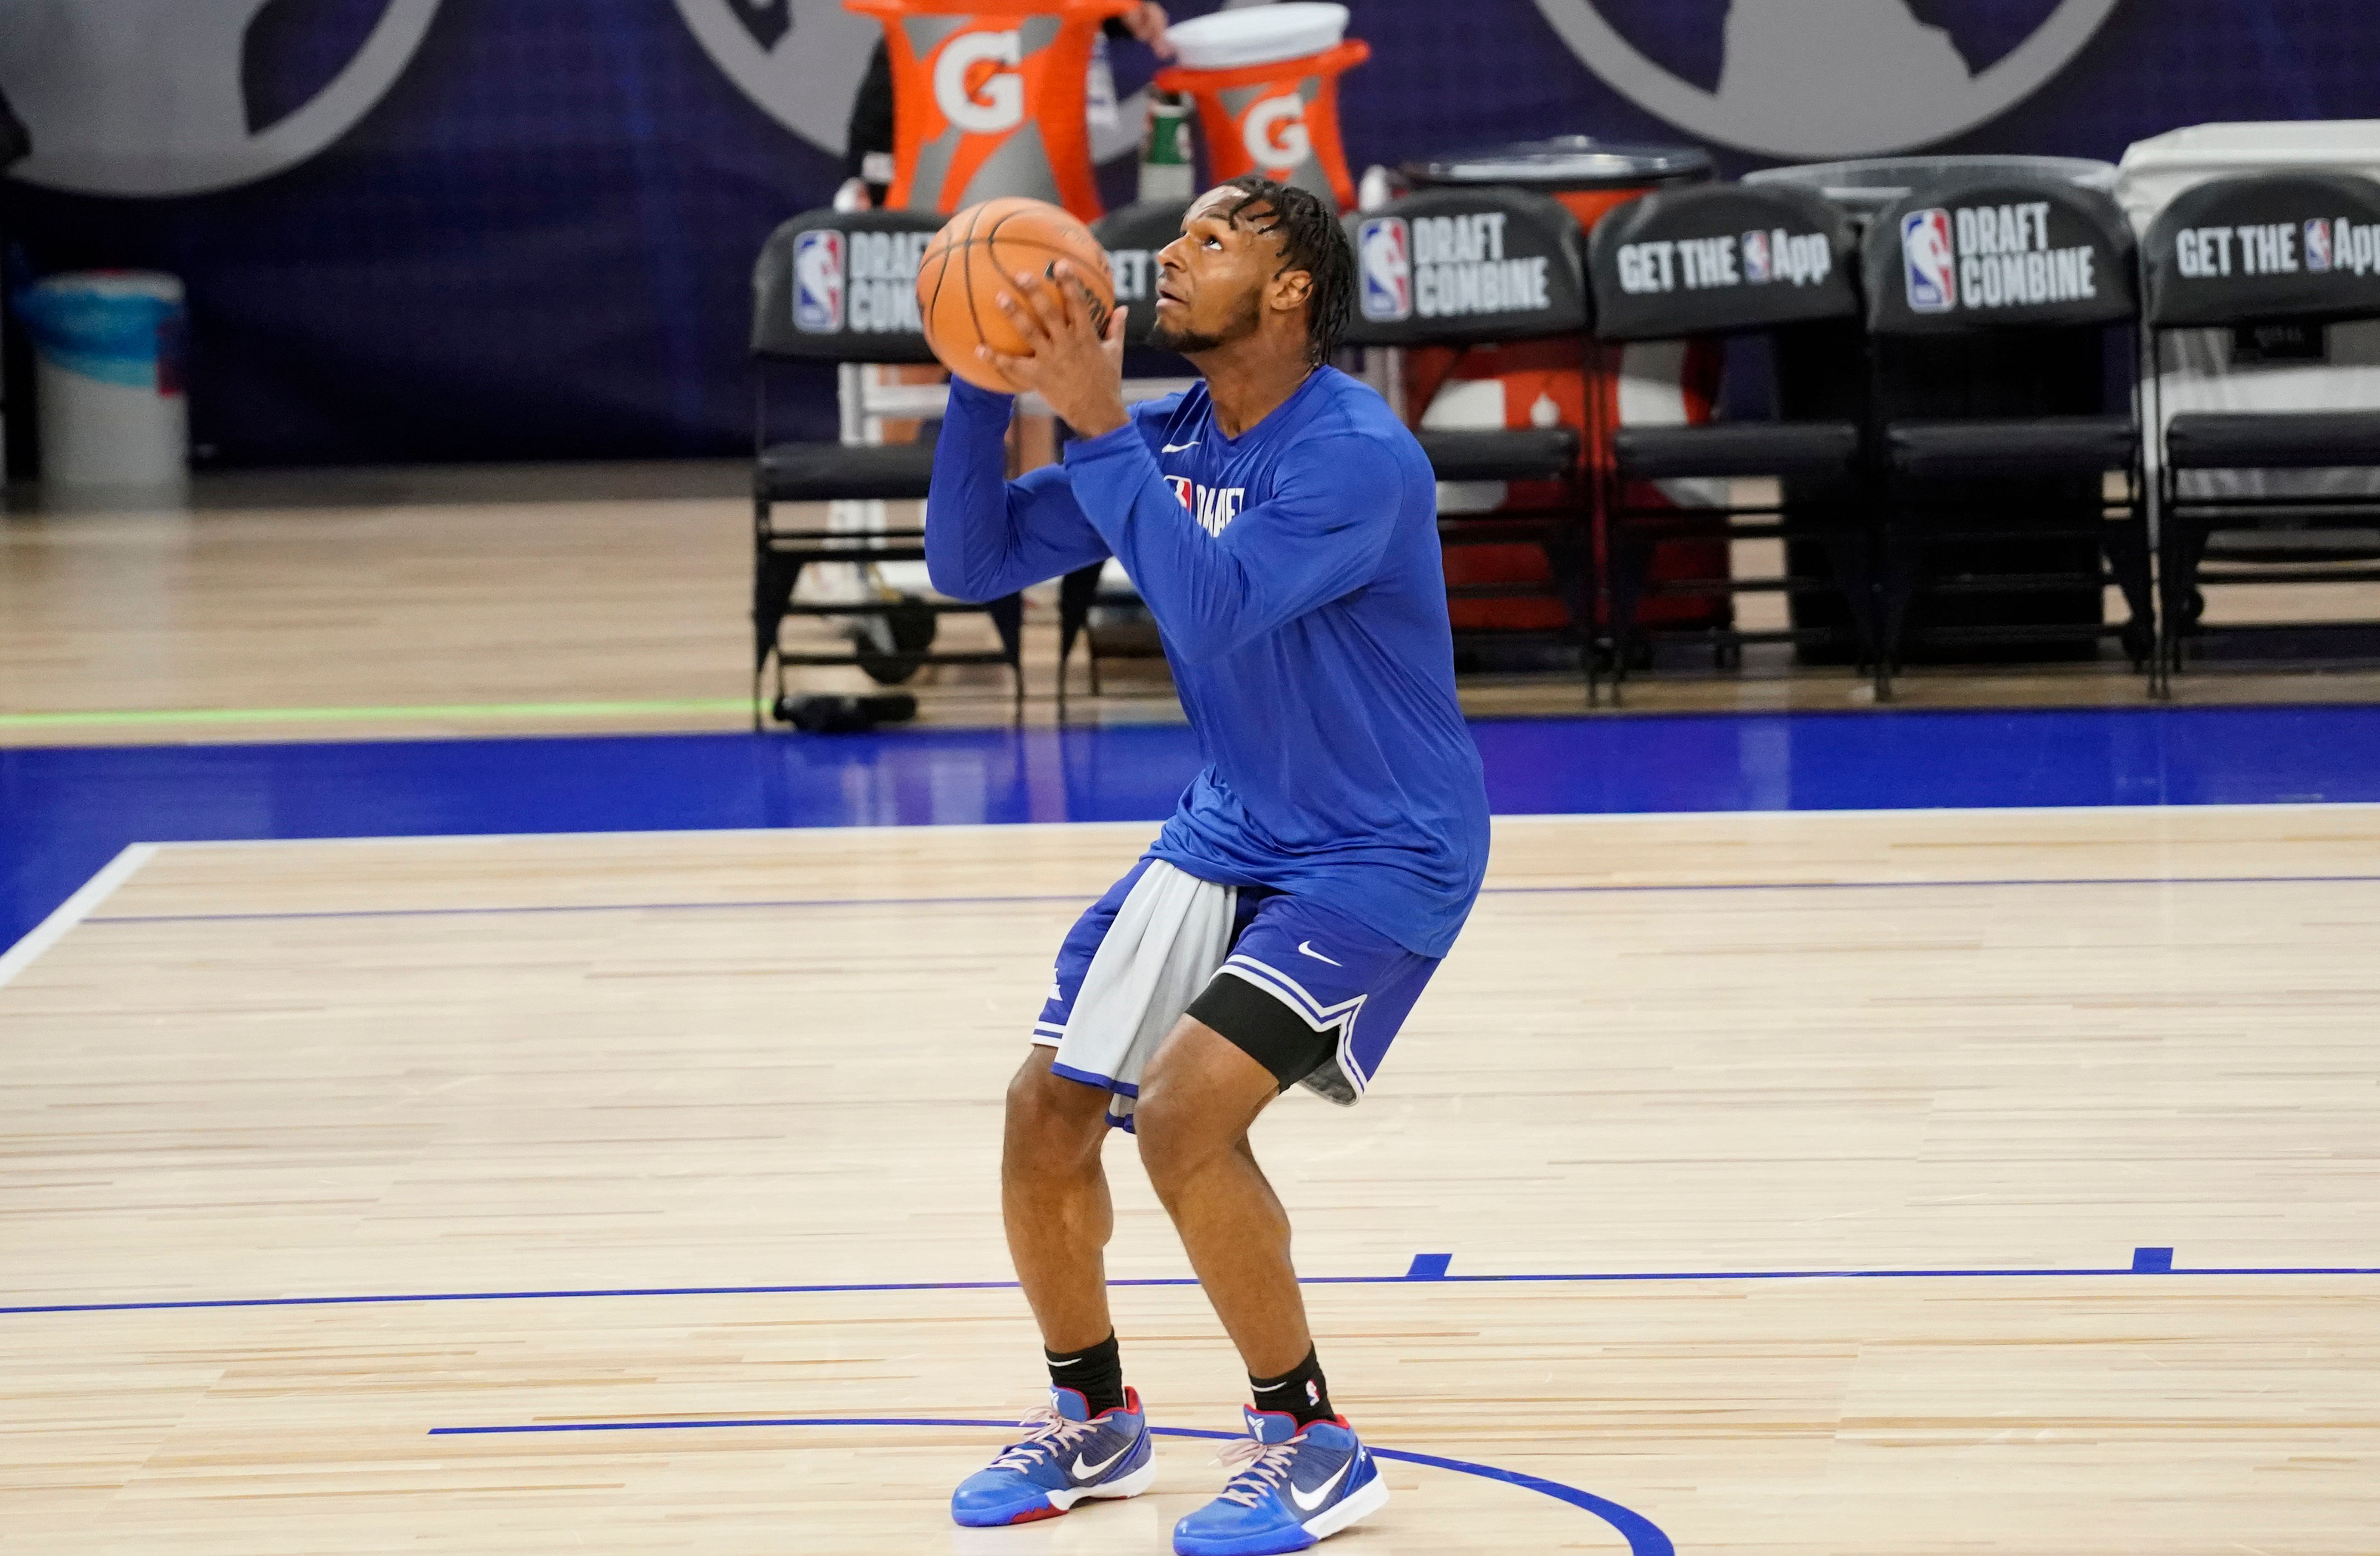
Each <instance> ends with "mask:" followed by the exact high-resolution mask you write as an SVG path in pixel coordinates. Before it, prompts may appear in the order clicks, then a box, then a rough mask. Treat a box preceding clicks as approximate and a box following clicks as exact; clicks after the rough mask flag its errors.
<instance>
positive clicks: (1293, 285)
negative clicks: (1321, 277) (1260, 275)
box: [1272, 271, 1314, 313]
mask: <svg viewBox="0 0 2380 1556" xmlns="http://www.w3.org/2000/svg"><path fill="white" fill-rule="evenodd" d="M1313 295H1314V272H1313V271H1281V273H1280V274H1279V275H1276V276H1274V277H1273V278H1272V306H1273V307H1274V308H1278V309H1280V310H1281V312H1283V313H1286V312H1288V311H1289V310H1290V309H1291V308H1304V307H1305V299H1306V298H1308V297H1310V296H1313Z"/></svg>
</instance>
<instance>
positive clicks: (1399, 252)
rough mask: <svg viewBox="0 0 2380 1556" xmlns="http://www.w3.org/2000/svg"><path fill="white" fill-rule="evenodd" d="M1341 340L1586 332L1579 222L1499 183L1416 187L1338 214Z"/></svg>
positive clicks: (1431, 341) (1462, 339)
mask: <svg viewBox="0 0 2380 1556" xmlns="http://www.w3.org/2000/svg"><path fill="white" fill-rule="evenodd" d="M1347 236H1348V239H1349V241H1351V242H1352V243H1354V246H1355V309H1354V320H1352V321H1351V323H1350V325H1349V327H1348V331H1347V344H1349V345H1450V344H1469V343H1472V342H1475V341H1512V340H1526V339H1530V338H1533V337H1536V336H1540V335H1564V334H1574V333H1576V332H1579V331H1582V330H1584V329H1585V328H1586V322H1587V304H1586V285H1585V274H1584V271H1583V267H1582V266H1581V264H1580V259H1579V248H1580V244H1579V232H1578V221H1577V219H1576V218H1575V217H1573V216H1572V215H1571V213H1570V212H1569V211H1565V210H1563V209H1562V207H1561V206H1560V203H1558V202H1557V201H1555V200H1553V199H1548V197H1546V196H1544V195H1537V194H1531V193H1529V192H1528V191H1527V190H1525V189H1514V188H1507V187H1503V186H1500V185H1493V186H1487V187H1479V188H1463V189H1425V190H1422V191H1420V192H1418V193H1415V194H1410V195H1407V196H1405V197H1404V198H1403V199H1397V200H1391V201H1390V202H1389V204H1387V205H1386V206H1383V207H1382V208H1381V209H1379V210H1378V211H1364V212H1359V213H1357V214H1356V215H1353V216H1350V217H1348V218H1347Z"/></svg>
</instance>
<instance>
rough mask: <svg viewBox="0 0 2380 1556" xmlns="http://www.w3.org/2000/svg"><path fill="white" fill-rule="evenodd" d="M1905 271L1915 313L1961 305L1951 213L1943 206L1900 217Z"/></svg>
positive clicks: (1943, 310)
mask: <svg viewBox="0 0 2380 1556" xmlns="http://www.w3.org/2000/svg"><path fill="white" fill-rule="evenodd" d="M1900 258H1901V275H1902V277H1903V279H1904V280H1906V281H1907V283H1908V285H1909V308H1910V311H1911V312H1913V313H1948V312H1949V311H1950V309H1952V308H1955V307H1957V306H1958V302H1959V283H1958V279H1957V276H1956V273H1955V270H1954V261H1955V257H1954V256H1953V254H1952V252H1951V249H1950V213H1949V211H1945V210H1943V209H1942V208H1941V207H1940V206H1938V205H1937V206H1935V207H1933V208H1932V209H1930V210H1926V211H1911V212H1909V213H1908V214H1907V215H1906V216H1903V217H1902V218H1901V219H1900Z"/></svg>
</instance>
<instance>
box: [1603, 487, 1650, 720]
mask: <svg viewBox="0 0 2380 1556" xmlns="http://www.w3.org/2000/svg"><path fill="white" fill-rule="evenodd" d="M1605 535H1606V541H1605V544H1606V546H1607V548H1608V550H1609V562H1610V568H1609V571H1610V588H1609V602H1610V611H1611V616H1610V626H1611V706H1614V707H1618V706H1620V699H1621V687H1623V686H1625V685H1626V684H1627V682H1628V657H1629V654H1630V652H1631V651H1632V650H1633V648H1634V646H1635V642H1636V613H1637V611H1638V610H1639V609H1641V608H1642V607H1643V605H1644V603H1645V586H1646V584H1647V583H1648V581H1649V580H1650V578H1651V575H1652V572H1653V552H1654V549H1655V547H1656V546H1657V544H1658V542H1657V541H1655V540H1652V539H1649V538H1647V537H1645V535H1644V534H1643V533H1642V532H1641V531H1640V530H1639V529H1638V528H1637V527H1636V526H1634V525H1631V524H1629V523H1628V522H1627V521H1626V520H1625V519H1624V518H1619V517H1617V516H1615V518H1614V522H1613V523H1612V525H1611V526H1610V527H1609V529H1608V530H1607V531H1606V532H1605Z"/></svg>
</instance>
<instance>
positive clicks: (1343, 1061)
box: [1033, 859, 1438, 1124]
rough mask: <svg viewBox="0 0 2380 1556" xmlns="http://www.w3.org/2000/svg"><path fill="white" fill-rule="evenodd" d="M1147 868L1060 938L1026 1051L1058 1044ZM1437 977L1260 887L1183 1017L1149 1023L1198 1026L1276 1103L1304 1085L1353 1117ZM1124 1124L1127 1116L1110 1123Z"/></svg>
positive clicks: (1243, 906)
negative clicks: (1244, 1060) (1254, 1066)
mask: <svg viewBox="0 0 2380 1556" xmlns="http://www.w3.org/2000/svg"><path fill="white" fill-rule="evenodd" d="M1151 863H1152V861H1150V860H1147V859H1143V860H1142V861H1140V862H1138V863H1137V864H1135V865H1134V866H1133V868H1132V870H1131V872H1130V873H1129V874H1126V875H1125V876H1124V877H1123V879H1122V880H1120V881H1118V882H1116V884H1115V885H1114V886H1112V887H1109V888H1108V891H1107V894H1106V895H1105V896H1103V897H1101V898H1100V899H1099V901H1097V902H1095V903H1093V904H1092V905H1091V907H1090V908H1089V909H1088V910H1087V911H1085V912H1084V914H1083V916H1082V917H1081V918H1080V919H1078V920H1076V921H1075V927H1074V928H1073V929H1072V930H1071V931H1069V932H1068V933H1067V935H1066V939H1065V942H1064V944H1063V945H1062V946H1061V947H1059V949H1058V964H1057V969H1056V975H1055V978H1054V979H1053V981H1052V984H1051V987H1050V997H1049V999H1048V1001H1047V1002H1046V1003H1044V1004H1043V1006H1042V1007H1041V1016H1040V1019H1038V1020H1037V1021H1036V1022H1035V1023H1034V1026H1033V1041H1034V1042H1035V1043H1041V1044H1044V1045H1046V1046H1050V1047H1057V1046H1059V1045H1060V1044H1062V1043H1063V1042H1064V1040H1065V1036H1066V1031H1067V1023H1068V1021H1069V1020H1070V1019H1072V1016H1073V1014H1074V1002H1075V995H1077V994H1078V993H1080V992H1081V989H1082V986H1083V975H1084V974H1085V973H1086V972H1087V971H1089V968H1090V965H1091V959H1092V957H1093V956H1095V955H1096V954H1097V953H1098V951H1099V943H1100V941H1101V940H1103V939H1104V938H1106V936H1107V933H1108V930H1109V927H1110V926H1111V924H1113V923H1115V919H1116V915H1117V912H1118V911H1119V910H1120V909H1121V908H1122V907H1123V901H1124V899H1125V898H1126V897H1127V896H1128V895H1130V894H1131V892H1132V888H1133V887H1134V886H1135V884H1137V883H1138V882H1139V880H1140V878H1141V876H1142V875H1143V874H1146V873H1147V870H1148V868H1149V866H1150V864H1151ZM1168 868H1172V867H1171V866H1168ZM1435 971H1438V959H1437V958H1435V957H1424V956H1416V955H1415V954H1414V953H1413V952H1411V951H1409V950H1407V949H1405V948H1404V947H1403V946H1400V945H1399V944H1397V943H1396V942H1395V941H1393V940H1391V939H1390V938H1388V937H1387V936H1386V935H1381V934H1379V933H1378V932H1377V931H1374V930H1371V929H1367V928H1366V927H1365V926H1364V925H1363V924H1361V923H1356V922H1355V921H1354V919H1351V918H1348V917H1347V916H1346V915H1344V914H1342V913H1337V912H1333V911H1331V910H1330V909H1328V908H1324V907H1320V906H1318V905H1317V904H1315V903H1313V902H1310V901H1307V900H1305V899H1302V898H1298V897H1294V896H1292V895H1290V894H1289V893H1287V892H1281V891H1275V890H1273V889H1271V888H1270V887H1239V888H1238V889H1237V892H1236V901H1235V903H1234V905H1233V915H1232V933H1231V939H1230V944H1229V947H1228V949H1227V950H1226V952H1225V954H1224V957H1223V959H1222V961H1221V963H1220V965H1219V966H1217V967H1216V968H1215V969H1214V971H1213V973H1212V975H1211V976H1210V977H1208V979H1207V981H1206V985H1205V987H1204V988H1203V989H1202V990H1200V991H1199V992H1198V993H1197V994H1196V995H1195V997H1192V998H1191V999H1190V1000H1189V1001H1188V1003H1187V1004H1186V1005H1185V1006H1184V1007H1183V1008H1181V1009H1178V1010H1167V1011H1162V1012H1153V1013H1152V1014H1154V1015H1156V1016H1158V1017H1159V1018H1160V1019H1161V1021H1162V1024H1163V1025H1164V1026H1166V1027H1168V1028H1171V1026H1172V1023H1173V1022H1174V1021H1175V1020H1176V1019H1178V1018H1179V1017H1181V1016H1183V1015H1185V1014H1186V1015H1189V1016H1192V1017H1195V1018H1196V1019H1198V1020H1200V1021H1203V1022H1204V1023H1206V1024H1207V1025H1208V1026H1209V1027H1211V1028H1213V1029H1214V1030H1215V1031H1218V1032H1220V1033H1221V1034H1222V1035H1223V1036H1224V1037H1226V1038H1228V1039H1230V1040H1231V1042H1232V1043H1233V1044H1235V1045H1236V1046H1238V1047H1239V1048H1240V1049H1242V1050H1243V1051H1245V1053H1246V1054H1247V1055H1249V1056H1250V1057H1251V1058H1253V1059H1255V1060H1256V1061H1257V1063H1258V1064H1261V1065H1263V1066H1264V1067H1266V1068H1267V1069H1269V1070H1270V1071H1272V1073H1273V1076H1274V1078H1275V1079H1276V1080H1279V1082H1280V1083H1281V1090H1282V1091H1287V1090H1288V1089H1289V1088H1290V1087H1291V1086H1293V1085H1297V1084H1300V1083H1303V1084H1304V1085H1305V1086H1306V1087H1307V1088H1308V1089H1309V1090H1311V1091H1314V1092H1318V1093H1320V1094H1321V1095H1323V1096H1325V1097H1328V1098H1329V1099H1330V1100H1331V1101H1332V1102H1335V1103H1339V1104H1342V1105H1352V1104H1354V1102H1356V1101H1357V1100H1358V1099H1359V1098H1361V1097H1362V1096H1363V1094H1364V1089H1365V1088H1366V1086H1368V1085H1369V1084H1371V1080H1372V1077H1373V1076H1374V1075H1375V1074H1377V1073H1378V1070H1379V1067H1380V1061H1381V1059H1382V1058H1383V1057H1385V1056H1386V1055H1387V1054H1388V1051H1389V1044H1390V1043H1393V1042H1395V1041H1396V1035H1397V1031H1398V1029H1399V1028H1401V1027H1402V1026H1403V1025H1404V1020H1405V1017H1406V1015H1407V1014H1408V1013H1410V1012H1411V1011H1412V1009H1413V1007H1414V1001H1415V1000H1416V999H1418V998H1420V997H1421V991H1422V989H1423V988H1424V987H1425V986H1426V985H1427V983H1429V977H1430V974H1431V973H1433V972H1435ZM1058 1068H1059V1073H1061V1074H1063V1075H1067V1076H1068V1077H1069V1078H1070V1079H1074V1080H1082V1081H1084V1082H1085V1083H1087V1084H1090V1085H1098V1086H1103V1087H1106V1088H1107V1089H1109V1090H1110V1091H1111V1092H1116V1093H1117V1094H1118V1095H1121V1096H1131V1095H1135V1094H1136V1092H1137V1088H1136V1087H1128V1086H1127V1085H1125V1084H1124V1083H1122V1082H1119V1081H1117V1080H1111V1079H1110V1078H1109V1077H1107V1076H1104V1075H1098V1074H1088V1073H1086V1074H1076V1073H1075V1072H1074V1071H1072V1070H1069V1069H1067V1068H1065V1067H1063V1066H1059V1067H1058ZM1128 1116H1129V1111H1128V1110H1126V1111H1125V1113H1124V1114H1123V1116H1120V1117H1118V1118H1117V1119H1116V1120H1115V1122H1118V1123H1120V1124H1121V1123H1123V1118H1124V1117H1128Z"/></svg>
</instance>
